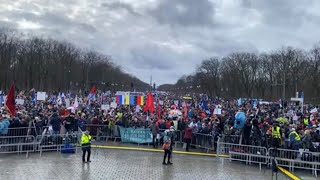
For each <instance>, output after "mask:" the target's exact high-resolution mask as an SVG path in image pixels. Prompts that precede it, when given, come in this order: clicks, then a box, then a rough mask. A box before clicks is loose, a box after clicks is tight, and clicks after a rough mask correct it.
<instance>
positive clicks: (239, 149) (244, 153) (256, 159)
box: [217, 142, 269, 170]
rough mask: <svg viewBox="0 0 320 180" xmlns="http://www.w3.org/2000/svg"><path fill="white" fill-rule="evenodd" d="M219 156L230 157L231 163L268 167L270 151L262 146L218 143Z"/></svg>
mask: <svg viewBox="0 0 320 180" xmlns="http://www.w3.org/2000/svg"><path fill="white" fill-rule="evenodd" d="M217 155H218V156H220V157H221V155H229V160H230V161H241V162H245V163H246V164H259V168H260V170H261V166H262V165H268V162H269V156H268V149H267V148H266V147H261V146H250V145H241V144H233V143H224V142H218V148H217Z"/></svg>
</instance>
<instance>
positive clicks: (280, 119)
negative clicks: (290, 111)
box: [277, 117, 289, 124]
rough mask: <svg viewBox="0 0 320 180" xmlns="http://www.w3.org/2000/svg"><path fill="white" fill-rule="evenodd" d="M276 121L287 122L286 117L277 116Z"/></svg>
mask: <svg viewBox="0 0 320 180" xmlns="http://www.w3.org/2000/svg"><path fill="white" fill-rule="evenodd" d="M277 121H278V122H279V123H283V124H289V121H288V119H287V118H285V117H279V118H278V119H277Z"/></svg>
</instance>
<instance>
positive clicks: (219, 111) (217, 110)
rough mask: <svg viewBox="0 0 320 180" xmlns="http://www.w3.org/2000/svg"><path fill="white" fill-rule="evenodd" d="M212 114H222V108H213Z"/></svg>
mask: <svg viewBox="0 0 320 180" xmlns="http://www.w3.org/2000/svg"><path fill="white" fill-rule="evenodd" d="M213 114H218V115H221V114H222V110H221V109H220V108H215V109H214V111H213Z"/></svg>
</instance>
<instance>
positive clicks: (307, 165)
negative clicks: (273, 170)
mask: <svg viewBox="0 0 320 180" xmlns="http://www.w3.org/2000/svg"><path fill="white" fill-rule="evenodd" d="M217 155H218V156H220V157H221V155H228V156H229V160H230V161H240V162H245V163H246V164H259V167H260V170H261V166H262V165H266V166H269V167H270V166H271V165H272V160H273V159H275V160H276V161H277V165H278V166H281V167H287V168H288V169H289V170H290V171H292V172H293V171H294V169H303V170H311V171H312V174H313V175H315V176H316V177H317V173H318V171H320V153H318V152H310V151H308V150H304V149H300V150H290V149H276V150H275V149H274V148H269V149H267V148H266V147H262V146H251V145H241V144H233V143H225V142H220V139H219V142H218V147H217Z"/></svg>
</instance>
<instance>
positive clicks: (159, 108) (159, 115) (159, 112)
mask: <svg viewBox="0 0 320 180" xmlns="http://www.w3.org/2000/svg"><path fill="white" fill-rule="evenodd" d="M157 111H158V120H159V119H161V107H160V103H159V102H158V108H157Z"/></svg>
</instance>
